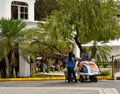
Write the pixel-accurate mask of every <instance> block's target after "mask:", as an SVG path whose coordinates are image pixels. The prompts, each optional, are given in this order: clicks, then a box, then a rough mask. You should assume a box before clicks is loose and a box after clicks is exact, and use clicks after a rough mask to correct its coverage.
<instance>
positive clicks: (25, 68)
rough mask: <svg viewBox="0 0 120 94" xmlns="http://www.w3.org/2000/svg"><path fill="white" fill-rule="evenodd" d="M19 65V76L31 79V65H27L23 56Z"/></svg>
mask: <svg viewBox="0 0 120 94" xmlns="http://www.w3.org/2000/svg"><path fill="white" fill-rule="evenodd" d="M19 58H20V63H19V76H20V77H30V64H29V63H27V62H26V61H25V60H24V59H23V58H22V57H21V56H20V57H19Z"/></svg>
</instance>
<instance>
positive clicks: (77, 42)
mask: <svg viewBox="0 0 120 94" xmlns="http://www.w3.org/2000/svg"><path fill="white" fill-rule="evenodd" d="M74 40H75V43H76V44H77V46H78V47H79V49H80V51H81V52H82V50H83V49H82V45H81V43H80V42H79V40H78V37H77V35H76V36H75V38H74Z"/></svg>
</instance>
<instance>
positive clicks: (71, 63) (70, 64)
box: [66, 56, 74, 67]
mask: <svg viewBox="0 0 120 94" xmlns="http://www.w3.org/2000/svg"><path fill="white" fill-rule="evenodd" d="M66 61H67V66H68V67H74V64H73V61H74V58H73V57H72V60H71V61H70V60H69V57H68V56H67V57H66Z"/></svg>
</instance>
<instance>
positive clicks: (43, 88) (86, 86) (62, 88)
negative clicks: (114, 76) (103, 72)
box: [0, 80, 120, 94]
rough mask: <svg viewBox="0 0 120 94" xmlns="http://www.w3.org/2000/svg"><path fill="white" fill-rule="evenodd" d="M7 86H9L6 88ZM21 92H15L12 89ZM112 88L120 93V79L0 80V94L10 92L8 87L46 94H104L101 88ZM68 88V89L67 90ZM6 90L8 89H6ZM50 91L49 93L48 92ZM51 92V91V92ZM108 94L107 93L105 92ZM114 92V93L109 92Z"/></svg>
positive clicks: (106, 89) (20, 90)
mask: <svg viewBox="0 0 120 94" xmlns="http://www.w3.org/2000/svg"><path fill="white" fill-rule="evenodd" d="M6 87H7V88H6ZM14 88H16V91H17V92H19V93H13V91H12V89H13V90H15V89H14ZM110 88H111V90H114V89H115V90H117V91H118V92H119V93H120V80H99V81H98V82H83V83H80V82H78V83H67V82H66V83H65V81H64V80H56V81H5V82H4V81H3V82H0V91H2V92H1V93H0V94H8V93H6V91H7V89H9V90H10V89H11V91H9V92H11V93H9V94H21V92H22V90H23V93H24V94H25V93H29V94H33V93H32V92H34V91H35V93H34V94H37V93H36V92H39V91H40V92H42V94H43V92H44V94H73V92H76V93H75V94H78V93H79V94H88V92H89V94H104V93H100V91H99V90H100V89H104V90H105V91H106V92H107V91H110ZM28 89H30V90H31V89H32V92H31V93H30V91H29V92H26V91H28ZM66 89H68V91H69V92H68V91H67V92H66ZM5 90H6V91H5ZM48 91H49V93H48ZM50 92H51V93H50ZM55 92H59V93H55ZM105 94H107V93H105ZM109 94H113V93H109Z"/></svg>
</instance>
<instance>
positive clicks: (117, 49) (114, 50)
mask: <svg viewBox="0 0 120 94" xmlns="http://www.w3.org/2000/svg"><path fill="white" fill-rule="evenodd" d="M111 48H112V50H111V56H112V55H113V56H114V55H118V54H120V46H111ZM116 58H120V56H118V57H116Z"/></svg>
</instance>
